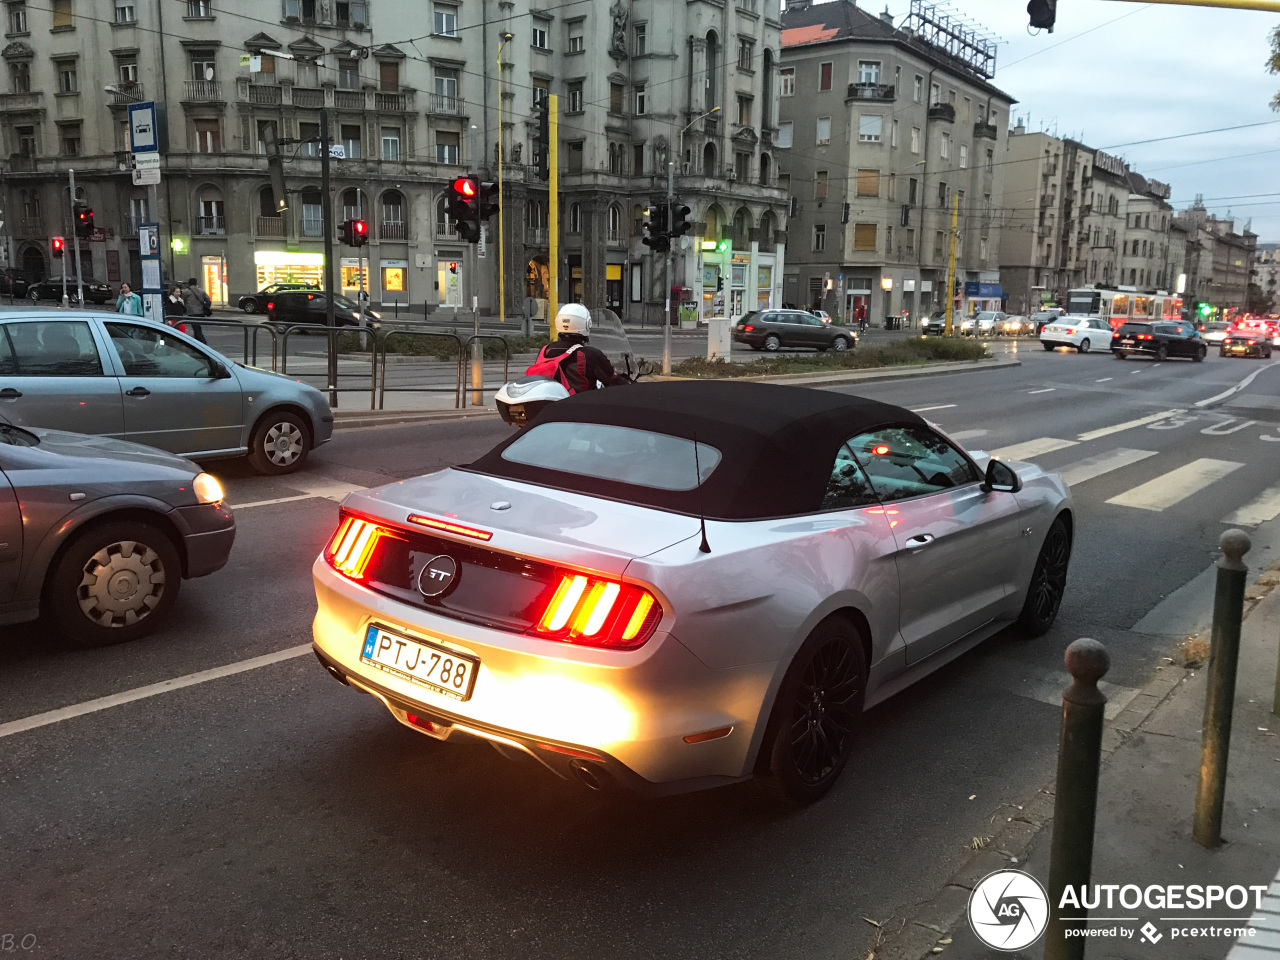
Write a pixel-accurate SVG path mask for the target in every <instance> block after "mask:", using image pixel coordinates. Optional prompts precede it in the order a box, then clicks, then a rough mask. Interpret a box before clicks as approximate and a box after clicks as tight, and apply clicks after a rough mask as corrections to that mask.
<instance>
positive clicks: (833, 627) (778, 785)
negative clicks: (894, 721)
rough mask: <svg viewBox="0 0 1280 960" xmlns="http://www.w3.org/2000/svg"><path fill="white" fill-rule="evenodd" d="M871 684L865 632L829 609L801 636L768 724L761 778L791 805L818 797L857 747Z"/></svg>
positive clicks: (771, 792)
mask: <svg viewBox="0 0 1280 960" xmlns="http://www.w3.org/2000/svg"><path fill="white" fill-rule="evenodd" d="M866 688H867V664H866V656H865V654H864V653H863V644H862V637H861V635H860V633H859V631H858V629H857V628H856V627H855V626H854V625H853V624H852V623H850V622H849V621H848V620H846V619H845V618H844V617H840V616H833V617H828V618H827V619H826V620H824V621H823V622H822V623H820V624H818V626H817V627H816V628H815V629H814V631H813V633H811V634H809V637H808V639H806V640H805V642H804V643H803V644H801V646H800V649H799V651H797V653H796V656H795V659H794V660H792V661H791V666H790V667H788V668H787V673H786V676H785V677H783V679H782V684H781V686H780V687H779V688H778V697H777V700H776V701H775V702H774V705H773V712H772V713H771V714H770V716H769V724H768V726H767V727H766V728H765V735H764V740H763V742H762V743H761V745H760V757H759V760H758V761H757V763H756V782H757V783H759V784H760V787H761V789H762V790H764V792H765V793H766V794H768V795H769V796H770V797H771V798H772V799H774V800H776V801H777V802H779V803H782V804H786V805H788V806H803V805H804V804H809V803H813V802H814V801H815V800H818V799H819V798H821V797H822V796H823V795H824V794H825V793H826V792H827V791H828V790H830V789H831V787H832V785H833V784H834V783H835V782H836V780H837V778H839V776H840V773H841V771H842V770H844V767H845V764H846V763H848V760H849V754H850V752H851V751H852V749H853V741H854V737H855V731H856V730H857V727H858V725H859V723H860V721H861V717H862V705H863V699H864V696H865V694H866Z"/></svg>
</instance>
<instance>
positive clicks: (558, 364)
mask: <svg viewBox="0 0 1280 960" xmlns="http://www.w3.org/2000/svg"><path fill="white" fill-rule="evenodd" d="M549 347H550V344H548V345H547V346H546V347H543V348H542V349H541V350H539V351H538V358H537V359H536V360H534V361H533V363H531V364H529V369H528V370H526V371H525V374H526V375H528V376H531V377H550V378H551V379H552V380H557V381H559V382H560V383H561V384H563V385H564V388H565V389H566V390H568V391H569V393H570V394H574V393H577V392H578V391H577V390H576V389H575V388H574V386H573V384H571V383H570V382H569V377H568V375H567V374H566V373H565V371H564V362H565V361H566V360H568V359H569V358H570V357H573V356H576V357H577V367H578V382H579V383H586V382H587V355H586V354H585V353H583V352H582V344H580V343H575V344H574V345H573V346H571V347H570V348H569V349H568V350H566V351H565V352H564V353H562V354H560V356H558V357H548V356H547V349H548V348H549Z"/></svg>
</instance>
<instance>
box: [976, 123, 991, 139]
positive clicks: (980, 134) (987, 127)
mask: <svg viewBox="0 0 1280 960" xmlns="http://www.w3.org/2000/svg"><path fill="white" fill-rule="evenodd" d="M973 136H974V139H981V138H984V137H985V138H986V139H987V140H994V139H995V138H996V125H995V124H994V123H983V122H982V121H981V120H979V121H978V122H977V123H975V124H974V125H973Z"/></svg>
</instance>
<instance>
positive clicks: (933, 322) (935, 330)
mask: <svg viewBox="0 0 1280 960" xmlns="http://www.w3.org/2000/svg"><path fill="white" fill-rule="evenodd" d="M955 323H956V325H957V326H958V325H959V321H955ZM921 330H922V331H923V332H924V334H925V336H929V335H930V334H933V335H936V336H939V337H940V336H942V335H943V334H944V333H946V332H947V315H946V314H945V313H935V314H934V315H933V316H931V317H930V318H929V319H928V320H926V321H925V322H924V323H923V324H921Z"/></svg>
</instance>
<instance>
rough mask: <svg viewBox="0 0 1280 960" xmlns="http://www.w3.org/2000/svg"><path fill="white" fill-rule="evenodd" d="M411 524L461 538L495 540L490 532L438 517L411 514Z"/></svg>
mask: <svg viewBox="0 0 1280 960" xmlns="http://www.w3.org/2000/svg"><path fill="white" fill-rule="evenodd" d="M409 522H410V523H416V524H418V526H421V527H430V528H431V529H432V530H440V531H442V532H444V533H452V534H456V535H457V536H459V537H469V538H470V539H472V540H492V539H493V534H492V533H490V532H489V531H488V530H480V529H478V528H476V527H468V526H467V525H466V524H462V523H454V522H453V521H452V520H440V519H438V518H436V517H424V516H422V515H420V514H416V513H411V514H409Z"/></svg>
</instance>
